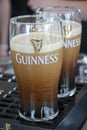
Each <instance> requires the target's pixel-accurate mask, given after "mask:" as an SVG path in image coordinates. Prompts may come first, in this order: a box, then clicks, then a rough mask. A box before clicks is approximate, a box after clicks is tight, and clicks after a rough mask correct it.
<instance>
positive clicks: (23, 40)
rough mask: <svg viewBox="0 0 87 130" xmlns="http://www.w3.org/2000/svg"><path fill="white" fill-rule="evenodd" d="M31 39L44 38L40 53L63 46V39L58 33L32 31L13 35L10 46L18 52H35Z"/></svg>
mask: <svg viewBox="0 0 87 130" xmlns="http://www.w3.org/2000/svg"><path fill="white" fill-rule="evenodd" d="M31 39H36V40H40V39H42V48H41V50H40V52H39V53H44V52H49V51H54V50H57V49H60V48H61V47H63V39H62V38H60V37H59V36H58V34H51V33H30V34H20V35H17V36H15V37H13V38H12V39H11V42H10V48H11V49H12V50H14V51H17V52H24V53H34V48H33V45H32V42H31Z"/></svg>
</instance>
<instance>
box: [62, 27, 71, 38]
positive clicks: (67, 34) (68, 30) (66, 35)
mask: <svg viewBox="0 0 87 130" xmlns="http://www.w3.org/2000/svg"><path fill="white" fill-rule="evenodd" d="M71 32H72V26H71V25H65V26H63V33H64V40H66V39H67V38H69V37H70V35H71Z"/></svg>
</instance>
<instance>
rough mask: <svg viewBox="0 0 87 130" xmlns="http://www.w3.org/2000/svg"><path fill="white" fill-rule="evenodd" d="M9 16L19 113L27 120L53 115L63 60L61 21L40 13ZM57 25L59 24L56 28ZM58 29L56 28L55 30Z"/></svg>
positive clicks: (51, 117)
mask: <svg viewBox="0 0 87 130" xmlns="http://www.w3.org/2000/svg"><path fill="white" fill-rule="evenodd" d="M38 18H40V16H36V15H33V16H32V15H31V16H19V17H14V18H12V19H11V20H10V48H11V57H12V63H13V68H14V72H15V75H16V80H17V83H18V90H19V99H20V107H19V115H20V117H21V118H23V119H25V120H27V121H45V120H51V119H54V118H55V117H56V116H57V115H58V113H59V109H58V103H57V91H58V87H57V85H58V81H59V76H60V72H61V66H62V60H63V38H62V33H61V25H60V21H59V25H58V24H56V23H54V22H51V21H50V22H46V21H44V20H43V19H44V18H45V16H44V17H43V16H41V19H42V22H39V20H38ZM57 26H58V28H57ZM55 30H56V31H55Z"/></svg>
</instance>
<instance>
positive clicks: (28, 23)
mask: <svg viewBox="0 0 87 130" xmlns="http://www.w3.org/2000/svg"><path fill="white" fill-rule="evenodd" d="M45 16H46V17H48V15H45V14H43V15H35V14H34V15H19V16H15V17H12V18H10V23H12V24H18V25H21V24H22V25H45V24H46V25H52V24H54V22H52V21H50V22H48V21H43V22H39V21H38V22H23V21H17V20H18V19H22V18H38V17H43V18H44V17H45ZM49 17H53V15H52V16H50V15H49ZM59 22H60V21H59Z"/></svg>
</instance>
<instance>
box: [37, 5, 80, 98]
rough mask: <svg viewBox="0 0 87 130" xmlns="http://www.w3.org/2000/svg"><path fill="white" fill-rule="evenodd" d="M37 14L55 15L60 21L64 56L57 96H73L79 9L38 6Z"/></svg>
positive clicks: (78, 44) (78, 33)
mask: <svg viewBox="0 0 87 130" xmlns="http://www.w3.org/2000/svg"><path fill="white" fill-rule="evenodd" d="M36 13H37V14H46V15H50V16H53V15H54V16H55V21H57V20H58V19H60V20H61V22H62V32H63V38H64V57H63V65H62V70H61V77H60V82H59V85H58V86H59V91H58V97H60V98H62V97H67V96H73V95H74V94H75V92H76V86H75V69H76V64H77V58H78V55H79V50H80V45H81V33H82V27H81V17H80V9H78V8H75V7H67V6H51V7H44V8H39V9H37V11H36Z"/></svg>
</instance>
